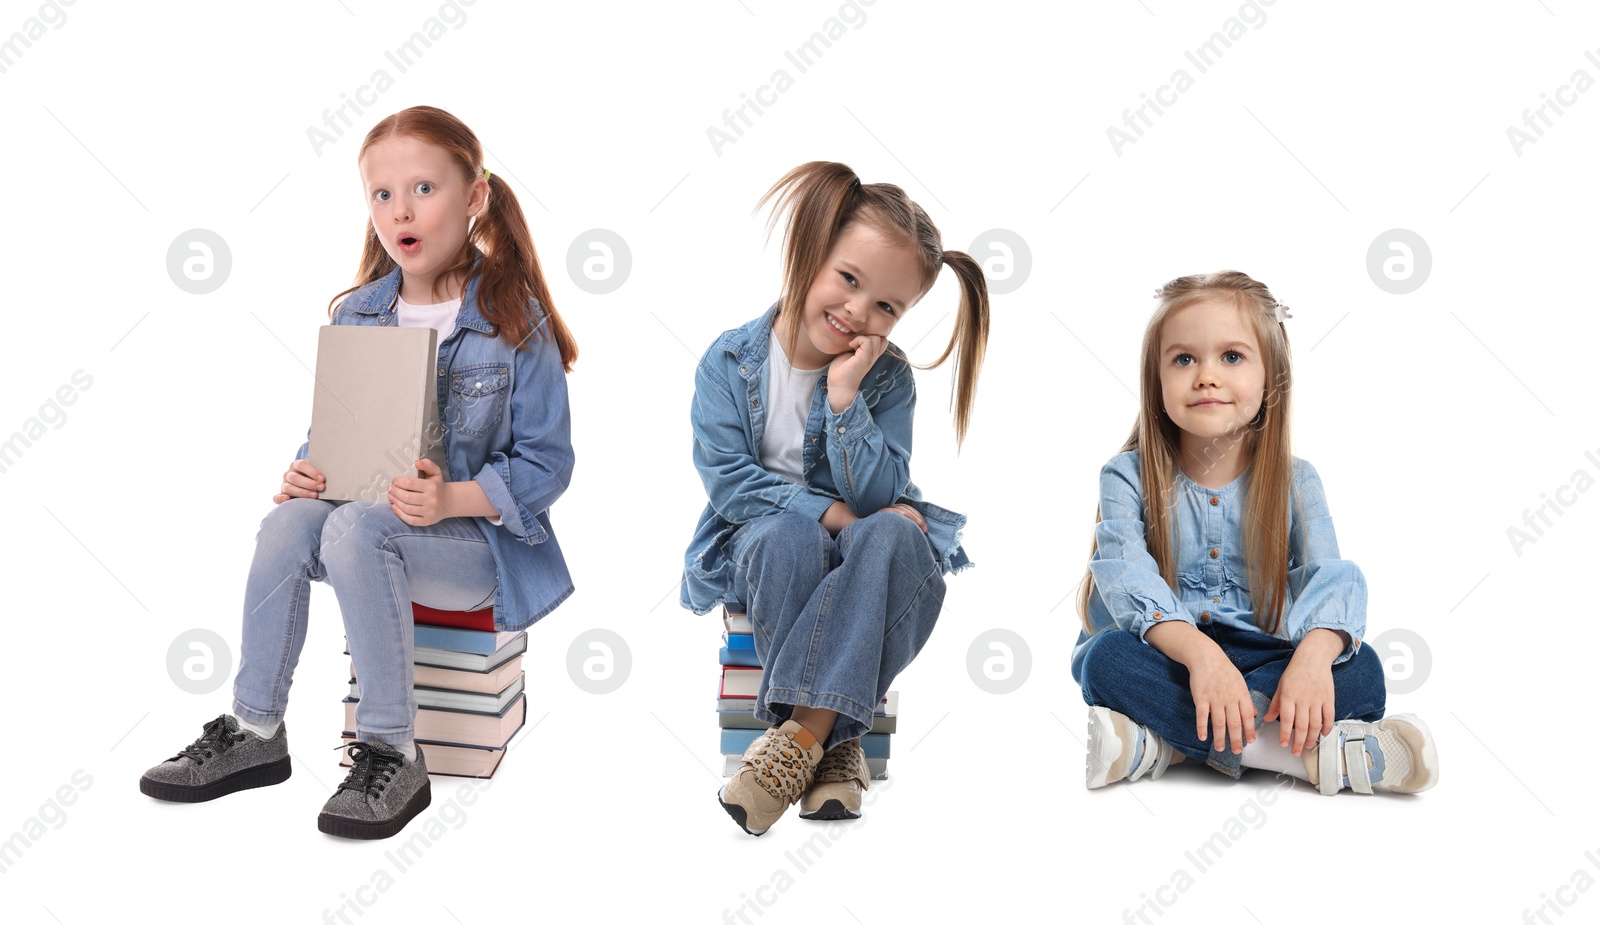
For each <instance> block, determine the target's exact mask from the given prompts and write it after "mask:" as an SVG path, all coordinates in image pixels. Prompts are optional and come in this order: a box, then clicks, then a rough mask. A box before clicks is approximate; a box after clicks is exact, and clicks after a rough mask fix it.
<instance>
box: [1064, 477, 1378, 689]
mask: <svg viewBox="0 0 1600 925" xmlns="http://www.w3.org/2000/svg"><path fill="white" fill-rule="evenodd" d="M1249 479H1250V470H1249V469H1246V470H1245V471H1244V473H1243V474H1241V475H1240V476H1239V477H1238V478H1236V479H1234V480H1233V481H1232V482H1229V483H1228V484H1227V485H1224V486H1222V487H1221V488H1205V487H1203V486H1201V485H1198V484H1196V483H1195V482H1194V481H1193V480H1192V479H1190V478H1189V477H1188V476H1187V475H1184V474H1183V472H1182V471H1181V470H1180V471H1179V472H1178V476H1177V482H1176V484H1175V486H1174V493H1173V501H1174V505H1173V508H1174V509H1173V512H1172V513H1173V514H1174V515H1175V520H1176V524H1177V530H1178V542H1177V544H1176V548H1177V578H1178V581H1177V585H1178V588H1177V590H1176V591H1174V590H1173V589H1172V588H1170V587H1168V586H1167V583H1166V582H1165V581H1163V580H1162V578H1161V574H1160V572H1159V571H1157V569H1156V560H1155V559H1154V558H1152V557H1151V555H1150V552H1149V550H1148V548H1147V547H1146V546H1145V527H1144V504H1145V495H1144V488H1143V486H1142V484H1141V483H1140V480H1139V454H1138V452H1136V451H1133V450H1129V451H1128V452H1125V453H1120V454H1118V455H1117V456H1115V457H1113V458H1112V460H1111V461H1110V462H1108V463H1106V465H1105V467H1104V468H1102V469H1101V470H1100V522H1099V523H1097V524H1095V529H1094V535H1095V545H1096V549H1095V554H1094V557H1093V558H1092V559H1091V560H1090V561H1089V571H1090V573H1091V574H1093V575H1094V588H1095V590H1094V593H1093V594H1091V595H1090V596H1089V622H1090V624H1091V625H1092V626H1094V628H1095V632H1096V633H1098V632H1101V631H1103V630H1106V629H1111V628H1115V629H1124V630H1128V631H1130V632H1133V633H1136V634H1138V636H1139V638H1140V639H1141V640H1143V639H1144V634H1145V633H1147V632H1149V630H1150V627H1152V626H1154V625H1156V623H1157V621H1161V620H1181V621H1183V622H1185V623H1188V624H1190V625H1192V626H1197V627H1198V626H1201V625H1204V624H1214V625H1218V626H1226V627H1231V628H1234V629H1239V630H1246V631H1253V632H1262V630H1261V629H1260V628H1259V627H1257V625H1256V614H1255V610H1254V609H1253V608H1252V606H1251V601H1250V584H1249V577H1248V573H1247V571H1246V568H1245V560H1244V552H1245V550H1244V524H1243V521H1244V517H1245V509H1244V505H1245V500H1246V498H1247V494H1248V486H1249ZM1286 526H1287V529H1288V531H1289V550H1290V555H1289V580H1288V582H1287V587H1286V589H1285V595H1286V596H1285V600H1284V608H1283V632H1282V633H1280V634H1279V635H1280V637H1281V638H1284V639H1287V640H1288V641H1289V642H1290V643H1293V644H1295V645H1298V644H1299V642H1300V640H1301V639H1303V638H1305V635H1306V633H1309V632H1310V631H1312V630H1314V629H1317V628H1319V627H1322V628H1326V629H1332V630H1343V631H1345V632H1346V633H1349V634H1350V644H1349V645H1348V646H1346V647H1345V650H1344V651H1343V652H1341V653H1340V654H1339V657H1338V659H1336V660H1335V662H1334V664H1339V663H1341V662H1344V661H1346V660H1347V659H1349V658H1350V657H1351V656H1353V655H1355V653H1356V651H1357V649H1359V648H1360V646H1361V637H1362V635H1363V634H1364V633H1365V632H1366V628H1367V582H1366V578H1365V577H1363V576H1362V574H1361V569H1360V568H1359V567H1358V566H1357V565H1356V564H1355V563H1354V562H1351V561H1350V560H1348V559H1342V558H1340V557H1339V542H1338V540H1337V538H1336V537H1335V536H1334V532H1333V518H1332V517H1331V516H1330V515H1329V513H1328V499H1327V496H1326V495H1325V494H1324V493H1323V490H1322V480H1321V479H1320V478H1318V477H1317V470H1316V469H1314V468H1312V466H1311V463H1309V462H1306V461H1305V460H1303V459H1300V458H1298V457H1296V458H1295V459H1294V494H1293V495H1292V496H1291V500H1290V504H1289V523H1288V524H1287V525H1286ZM1090 638H1091V634H1090V633H1088V632H1087V631H1080V632H1079V634H1078V642H1077V645H1076V646H1075V647H1074V648H1073V651H1072V674H1073V677H1075V678H1076V677H1077V676H1078V669H1079V666H1080V663H1081V661H1082V658H1083V652H1084V649H1085V648H1086V647H1087V645H1088V643H1089V641H1090Z"/></svg>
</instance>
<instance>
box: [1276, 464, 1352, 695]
mask: <svg viewBox="0 0 1600 925" xmlns="http://www.w3.org/2000/svg"><path fill="white" fill-rule="evenodd" d="M1295 493H1296V495H1297V496H1298V497H1297V499H1296V503H1295V508H1294V511H1293V514H1292V519H1291V521H1290V528H1289V553H1290V559H1289V589H1290V593H1291V594H1292V595H1293V596H1294V599H1293V602H1292V603H1291V604H1290V606H1289V609H1288V612H1287V613H1285V614H1284V620H1283V625H1284V628H1285V630H1286V631H1287V633H1288V635H1289V641H1290V642H1292V643H1294V644H1295V645H1299V644H1300V640H1302V639H1304V638H1305V636H1306V634H1307V633H1309V632H1311V631H1312V630H1314V629H1330V630H1343V631H1344V632H1346V633H1348V634H1349V635H1350V641H1349V642H1348V643H1346V645H1345V648H1344V651H1343V652H1341V653H1339V657H1338V658H1336V659H1334V661H1333V663H1334V664H1335V665H1337V664H1339V663H1340V662H1343V661H1346V660H1347V659H1349V658H1350V657H1351V656H1353V655H1355V654H1356V652H1357V651H1359V650H1360V648H1361V637H1362V636H1363V635H1365V633H1366V631H1367V580H1366V577H1365V576H1364V575H1362V574H1361V569H1360V567H1358V566H1357V565H1356V564H1355V563H1354V562H1351V561H1350V560H1349V559H1342V558H1340V557H1339V541H1338V539H1337V538H1336V537H1335V535H1334V532H1333V517H1332V515H1331V514H1330V513H1329V511H1328V498H1327V495H1326V494H1325V493H1324V492H1323V490H1322V479H1321V478H1320V477H1318V475H1317V470H1316V469H1315V468H1313V467H1312V465H1311V464H1310V463H1308V462H1306V461H1305V460H1303V459H1296V460H1295Z"/></svg>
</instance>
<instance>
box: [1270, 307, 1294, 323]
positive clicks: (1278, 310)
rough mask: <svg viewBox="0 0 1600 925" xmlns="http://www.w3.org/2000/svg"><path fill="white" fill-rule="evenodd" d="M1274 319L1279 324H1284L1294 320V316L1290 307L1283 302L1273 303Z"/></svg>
mask: <svg viewBox="0 0 1600 925" xmlns="http://www.w3.org/2000/svg"><path fill="white" fill-rule="evenodd" d="M1272 317H1273V318H1274V319H1275V320H1276V321H1277V322H1278V323H1279V324H1283V322H1284V321H1285V320H1286V319H1289V318H1293V317H1294V316H1293V315H1291V314H1289V306H1287V305H1284V304H1283V303H1282V302H1273V303H1272Z"/></svg>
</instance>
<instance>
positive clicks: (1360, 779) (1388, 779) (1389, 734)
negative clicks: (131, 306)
mask: <svg viewBox="0 0 1600 925" xmlns="http://www.w3.org/2000/svg"><path fill="white" fill-rule="evenodd" d="M1341 754H1342V755H1343V756H1344V764H1345V768H1346V771H1345V773H1344V774H1343V775H1341V774H1340V773H1339V756H1340V755H1341ZM1301 755H1302V757H1304V759H1305V762H1306V772H1307V774H1308V775H1309V776H1310V777H1311V782H1312V783H1313V784H1316V785H1317V789H1318V790H1320V791H1322V793H1323V794H1325V795H1332V794H1335V793H1338V792H1339V791H1340V790H1343V789H1344V788H1346V787H1349V788H1350V789H1351V790H1354V791H1355V792H1356V793H1372V792H1373V791H1376V790H1387V791H1390V792H1392V793H1420V792H1422V791H1424V790H1427V789H1428V788H1429V787H1432V786H1433V785H1434V784H1437V783H1438V782H1439V754H1438V752H1436V751H1435V750H1434V747H1433V734H1432V733H1430V732H1429V731H1428V727H1427V726H1426V725H1425V724H1424V723H1423V722H1422V720H1420V719H1418V718H1417V717H1416V716H1414V715H1412V714H1410V713H1401V714H1399V715H1396V716H1389V717H1385V718H1384V719H1381V720H1378V721H1377V722H1376V723H1363V722H1361V721H1360V720H1353V719H1347V720H1340V721H1339V722H1337V723H1334V724H1333V732H1332V733H1330V734H1329V735H1326V736H1323V737H1322V739H1321V740H1320V741H1319V742H1318V743H1317V747H1316V748H1314V749H1312V748H1308V749H1306V750H1305V751H1303V752H1301Z"/></svg>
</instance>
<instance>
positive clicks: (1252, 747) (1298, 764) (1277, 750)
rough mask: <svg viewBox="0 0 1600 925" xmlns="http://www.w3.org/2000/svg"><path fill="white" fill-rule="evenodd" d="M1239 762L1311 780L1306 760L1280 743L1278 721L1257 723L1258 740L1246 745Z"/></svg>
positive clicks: (1342, 758)
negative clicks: (1307, 771)
mask: <svg viewBox="0 0 1600 925" xmlns="http://www.w3.org/2000/svg"><path fill="white" fill-rule="evenodd" d="M1239 763H1240V764H1242V765H1244V766H1245V767H1247V768H1260V769H1262V770H1264V771H1277V772H1278V773H1280V774H1288V775H1289V776H1291V777H1296V778H1299V779H1300V780H1303V781H1306V782H1308V783H1309V782H1310V780H1311V777H1310V775H1308V774H1307V773H1306V763H1305V761H1303V760H1301V757H1300V756H1299V755H1296V754H1294V753H1293V752H1291V751H1289V747H1288V746H1286V745H1279V744H1278V724H1277V723H1257V724H1256V740H1255V741H1254V742H1250V743H1248V744H1246V745H1245V747H1244V752H1243V753H1241V754H1240V755H1239ZM1339 773H1340V774H1343V773H1344V756H1343V755H1342V754H1341V755H1340V756H1339Z"/></svg>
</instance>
